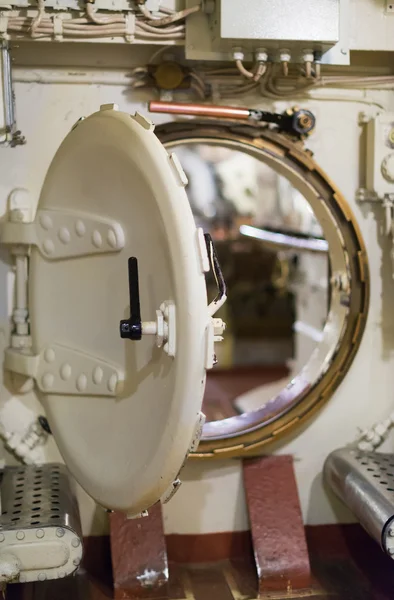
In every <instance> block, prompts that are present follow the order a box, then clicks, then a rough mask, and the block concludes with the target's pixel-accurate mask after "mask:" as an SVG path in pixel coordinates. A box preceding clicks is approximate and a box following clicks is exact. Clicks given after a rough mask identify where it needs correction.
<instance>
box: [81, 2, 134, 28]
mask: <svg viewBox="0 0 394 600" xmlns="http://www.w3.org/2000/svg"><path fill="white" fill-rule="evenodd" d="M85 7H86V14H87V15H88V18H89V19H90V20H91V21H93V23H97V24H98V25H112V24H114V23H124V22H125V20H124V17H123V16H122V15H114V16H99V15H97V13H96V10H95V7H94V4H93V2H86V5H85Z"/></svg>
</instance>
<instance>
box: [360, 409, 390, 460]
mask: <svg viewBox="0 0 394 600" xmlns="http://www.w3.org/2000/svg"><path fill="white" fill-rule="evenodd" d="M393 425H394V413H391V415H390V416H389V418H388V419H386V420H385V421H381V422H380V423H377V424H376V425H373V426H372V428H371V429H367V430H365V431H362V432H361V434H360V437H359V439H358V440H357V442H356V445H357V448H358V449H359V450H361V451H363V452H373V451H374V450H376V449H377V448H379V446H381V445H382V444H383V442H384V440H385V439H386V437H387V435H388V434H389V432H390V430H391V429H392V427H393Z"/></svg>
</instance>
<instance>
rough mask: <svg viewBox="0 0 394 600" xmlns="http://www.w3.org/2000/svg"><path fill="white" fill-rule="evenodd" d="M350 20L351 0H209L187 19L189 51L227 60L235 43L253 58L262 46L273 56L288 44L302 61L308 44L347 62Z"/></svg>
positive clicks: (190, 0)
mask: <svg viewBox="0 0 394 600" xmlns="http://www.w3.org/2000/svg"><path fill="white" fill-rule="evenodd" d="M196 3H197V0H187V2H186V4H187V6H188V7H189V6H190V7H191V6H194V5H195V4H196ZM348 20H349V0H287V1H286V2H283V1H282V0H248V2H239V1H237V0H205V2H204V3H203V11H202V12H201V13H200V14H198V13H197V14H195V15H192V16H191V17H190V18H189V19H188V20H187V23H186V57H187V58H189V59H195V60H209V59H211V60H228V59H229V57H231V55H232V53H233V51H234V48H236V47H237V48H242V50H243V51H244V52H245V58H246V59H247V60H252V58H253V53H254V52H256V51H257V50H259V49H262V48H264V49H266V50H267V52H268V55H269V60H271V61H275V60H278V55H279V53H280V51H283V50H287V51H288V52H289V54H290V55H291V59H290V60H291V61H293V62H302V56H303V55H304V54H305V51H306V50H307V51H309V52H312V53H313V52H316V53H318V54H320V55H321V62H322V63H331V64H349V39H348V37H349V36H348Z"/></svg>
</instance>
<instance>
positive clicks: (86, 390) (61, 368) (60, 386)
mask: <svg viewBox="0 0 394 600" xmlns="http://www.w3.org/2000/svg"><path fill="white" fill-rule="evenodd" d="M4 367H5V368H6V369H7V370H8V371H13V372H14V373H19V374H20V375H25V376H26V377H32V378H33V379H35V381H36V383H37V387H38V389H39V390H40V391H41V392H43V393H46V394H70V395H82V396H86V395H92V396H111V397H115V396H117V395H118V394H119V393H120V392H121V391H122V387H123V381H124V374H123V372H122V370H121V369H119V368H118V367H115V366H113V365H110V364H108V363H107V362H105V361H103V360H102V359H100V358H97V357H95V356H91V355H89V354H85V353H83V352H80V351H79V350H75V349H74V348H67V347H66V346H61V345H59V344H52V345H51V346H47V347H46V348H44V350H43V351H42V352H41V353H40V354H38V355H33V354H26V353H24V352H23V351H22V352H21V351H20V350H18V349H13V348H8V349H7V350H6V351H5V360H4Z"/></svg>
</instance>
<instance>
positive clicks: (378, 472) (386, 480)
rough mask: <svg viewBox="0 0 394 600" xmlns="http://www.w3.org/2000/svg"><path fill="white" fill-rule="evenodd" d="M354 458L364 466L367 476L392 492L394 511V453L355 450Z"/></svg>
mask: <svg viewBox="0 0 394 600" xmlns="http://www.w3.org/2000/svg"><path fill="white" fill-rule="evenodd" d="M354 459H355V460H356V461H357V462H358V463H359V465H360V467H362V468H363V471H364V472H365V476H366V477H368V478H369V479H370V480H371V481H372V482H373V483H374V484H377V483H378V484H379V485H380V486H382V488H383V489H385V490H386V492H390V494H389V497H390V498H392V501H393V511H394V454H380V453H378V452H357V451H355V453H354Z"/></svg>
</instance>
